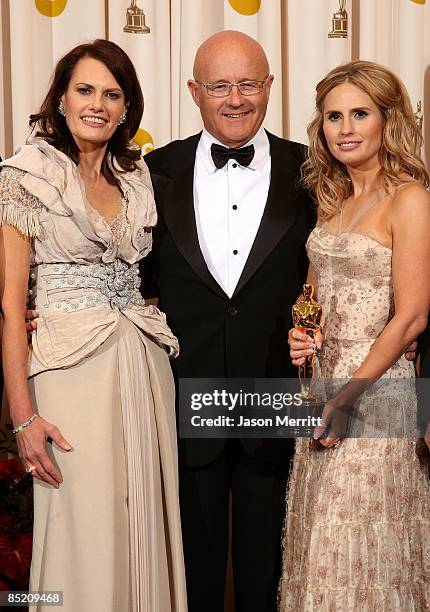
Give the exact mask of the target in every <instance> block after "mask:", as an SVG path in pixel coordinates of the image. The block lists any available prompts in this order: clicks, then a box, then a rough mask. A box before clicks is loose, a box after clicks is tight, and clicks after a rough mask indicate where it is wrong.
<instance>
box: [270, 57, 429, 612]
mask: <svg viewBox="0 0 430 612" xmlns="http://www.w3.org/2000/svg"><path fill="white" fill-rule="evenodd" d="M308 134H309V138H310V150H309V158H308V160H307V162H306V163H305V165H304V168H303V171H304V180H305V182H306V184H307V185H308V186H309V187H311V188H312V189H313V191H314V193H315V194H316V199H317V201H318V223H317V227H316V228H315V229H314V231H313V232H312V233H311V235H310V237H309V240H308V244H307V249H308V254H309V260H310V268H309V276H308V280H309V282H311V283H312V284H313V285H314V287H315V290H316V294H317V300H318V302H319V303H320V304H321V305H322V309H323V317H322V331H323V335H324V338H323V343H322V347H321V351H320V352H319V357H318V367H317V370H318V375H319V376H321V377H323V378H325V379H330V380H332V381H335V380H336V379H339V380H340V379H344V382H346V381H345V379H347V380H348V381H349V382H347V384H344V385H343V386H341V385H339V387H338V391H337V392H336V393H335V395H334V397H333V398H331V399H329V401H328V402H327V404H326V405H325V407H324V411H323V419H324V420H325V422H326V423H327V422H329V421H330V418H331V417H333V415H334V414H335V409H336V408H338V407H339V406H342V405H352V404H354V403H355V406H356V409H357V416H358V418H357V419H355V420H354V422H353V425H352V429H351V436H350V437H346V438H344V439H341V438H338V437H336V435H337V434H336V433H333V429H330V430H328V431H325V432H324V429H321V428H320V429H318V431H316V433H315V437H316V438H317V439H318V438H319V439H318V440H313V441H311V442H310V441H309V440H306V439H300V440H298V441H297V445H296V453H295V458H294V465H293V469H292V474H291V478H290V483H289V491H288V495H287V500H288V501H287V518H286V523H285V529H284V536H283V537H284V540H283V572H282V579H281V583H280V590H279V610H280V612H287V611H291V612H293V611H294V612H305V611H306V612H310V611H313V610H315V611H316V610H318V611H319V612H334V611H337V612H349V611H361V612H376V611H378V612H383V611H386V612H394V611H396V612H412V611H414V612H422V611H423V610H426V609H429V607H430V486H429V479H428V468H427V469H426V468H425V467H422V466H420V464H419V461H418V459H417V457H416V454H415V439H414V435H415V419H416V398H415V393H414V388H413V378H414V366H413V364H412V363H410V362H408V361H407V360H406V359H405V357H404V355H403V353H404V351H405V348H406V347H407V346H408V345H409V344H410V342H411V341H412V340H413V339H415V338H416V337H417V336H418V335H419V334H420V333H421V331H422V330H423V329H424V328H425V326H426V323H427V318H428V311H429V305H430V274H429V269H430V241H429V235H430V196H429V194H428V192H427V191H426V188H427V187H428V185H429V179H428V176H427V173H426V171H425V169H424V166H423V164H422V162H421V160H420V157H419V152H420V146H421V142H422V139H421V135H420V133H419V130H418V128H417V125H416V123H415V119H414V115H413V111H412V108H411V104H410V102H409V98H408V96H407V93H406V91H405V89H404V87H403V85H402V84H401V83H400V81H399V80H398V79H397V77H396V76H395V75H393V74H392V73H391V72H389V71H388V70H386V69H385V68H383V67H381V66H378V65H376V64H373V63H371V62H364V61H357V62H352V63H350V64H346V65H343V66H339V67H338V68H335V69H334V70H332V71H331V72H330V73H329V74H328V75H327V76H326V77H325V78H324V79H323V80H322V81H321V82H320V83H319V84H318V86H317V99H316V114H315V117H314V119H313V121H312V123H311V124H310V126H309V128H308ZM289 341H290V346H291V355H292V357H293V359H294V363H295V364H296V365H299V364H300V363H301V362H302V360H303V356H304V355H305V354H306V352H308V353H309V352H310V353H312V351H313V350H314V349H315V344H314V343H313V341H311V340H310V338H308V337H307V336H306V335H304V334H301V333H300V332H298V331H297V330H291V331H290V335H289ZM318 343H319V341H318ZM381 377H382V380H381V381H380V382H378V383H377V384H376V385H375V386H374V387H373V389H372V388H367V383H366V381H370V380H373V381H375V380H377V379H380V378H381ZM411 381H412V384H411ZM378 431H380V432H384V433H382V434H381V436H380V437H377V436H375V435H374V434H375V432H378ZM370 432H372V433H370ZM366 433H367V434H368V435H367V437H366ZM371 436H372V437H371ZM382 436H384V437H382ZM317 445H319V446H320V448H319V449H317V448H316V447H317Z"/></svg>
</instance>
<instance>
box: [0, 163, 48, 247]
mask: <svg viewBox="0 0 430 612" xmlns="http://www.w3.org/2000/svg"><path fill="white" fill-rule="evenodd" d="M24 176H25V172H24V171H23V170H18V169H16V168H8V167H6V168H4V169H3V170H2V171H1V172H0V225H12V226H13V227H16V228H17V229H18V230H19V231H20V232H21V233H22V234H24V235H25V236H29V237H39V236H40V235H41V233H42V231H41V225H40V219H39V213H40V210H41V208H42V203H41V202H40V200H38V199H37V198H36V197H35V196H34V195H32V194H31V193H29V192H28V191H27V190H26V189H24V187H22V185H21V184H20V181H21V180H22V178H23V177H24Z"/></svg>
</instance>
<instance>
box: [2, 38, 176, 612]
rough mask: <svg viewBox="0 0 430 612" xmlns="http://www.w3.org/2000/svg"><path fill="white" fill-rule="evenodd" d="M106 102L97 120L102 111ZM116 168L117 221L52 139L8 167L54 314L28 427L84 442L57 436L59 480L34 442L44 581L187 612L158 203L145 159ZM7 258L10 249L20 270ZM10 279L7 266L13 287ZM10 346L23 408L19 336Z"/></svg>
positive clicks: (17, 214)
mask: <svg viewBox="0 0 430 612" xmlns="http://www.w3.org/2000/svg"><path fill="white" fill-rule="evenodd" d="M94 45H95V46H97V45H99V46H98V47H97V49H95V51H94V46H92V45H91V44H90V45H86V46H85V49H84V51H83V52H82V49H83V47H84V46H83V47H82V48H80V49H81V58H82V57H83V58H84V59H81V60H80V61H81V62H82V61H83V62H85V61H87V60H88V61H93V62H94V61H95V60H93V59H92V58H91V55H92V53H93V52H94V53H95V57H96V58H97V57H99V56H98V55H97V52H98V51H97V50H98V49H100V47H103V45H104V46H105V47H106V50H107V52H108V53H109V54H110V55H109V56H110V57H111V56H112V55H113V54H115V53H116V54H118V53H120V54H123V55H125V54H124V53H123V52H122V51H121V50H119V51H118V49H119V48H118V47H116V45H113V43H107V42H106V41H96V43H94ZM103 49H104V47H103V48H102V51H103ZM85 52H87V53H86V54H85ZM75 55H76V54H75ZM125 57H126V56H125ZM75 59H76V57H75ZM120 60H121V61H124V60H123V58H122V56H121V57H120ZM127 60H128V58H127ZM128 61H129V60H128ZM96 64H100V65H101V66H102V68H101V74H102V76H103V75H104V72H103V70H105V69H104V68H103V64H101V62H100V61H98V62H96ZM76 65H79V64H76ZM90 68H91V73H90V75H92V74H94V82H98V81H97V79H98V76H99V75H98V73H96V74H95V73H94V71H93V64H91V66H90ZM97 68H98V66H97V65H96V69H97ZM111 76H112V75H111ZM91 78H92V77H91V76H90V78H86V82H90V81H91ZM108 78H109V74H108ZM72 80H73V79H72ZM81 80H83V79H81ZM91 82H92V81H91ZM96 87H98V85H94V88H95V90H96ZM88 89H90V86H88ZM79 95H81V94H79ZM82 95H83V96H87V95H88V94H87V92H86V91H84V92H83V93H82ZM110 103H111V97H109V99H108V102H106V108H107V109H108V110H109V104H110ZM130 103H133V102H132V101H131V102H130ZM84 104H87V102H86V98H85V102H84ZM97 104H98V102H97ZM94 108H96V103H94ZM94 108H92V107H91V108H90V110H86V111H85V112H86V114H90V112H92V113H93V115H95V116H97V114H96V113H97V112H99V111H98V110H97V109H98V107H97V108H96V110H94ZM100 108H102V111H100V116H103V117H104V116H107V114H108V110H103V103H100ZM60 112H61V111H60ZM70 112H72V111H70ZM102 112H103V115H102ZM99 123H100V122H99ZM82 129H87V128H86V127H85V128H82ZM106 163H107V164H108V167H109V168H110V171H111V172H112V175H113V176H114V178H115V180H116V184H117V185H118V186H119V190H120V192H121V194H122V201H121V205H120V209H119V212H118V213H117V214H116V215H115V217H114V218H111V219H106V218H105V217H104V216H102V214H101V213H100V212H99V211H98V210H96V209H95V208H93V207H92V206H91V204H90V203H89V201H88V199H87V197H86V191H85V187H86V185H85V184H84V181H83V179H82V176H81V173H80V167H79V165H76V164H75V163H74V162H73V161H72V159H70V157H69V156H68V155H66V154H64V153H63V152H61V151H60V150H59V149H58V148H56V147H54V146H52V145H51V144H49V143H48V142H46V140H45V139H42V138H33V139H32V140H31V141H29V144H27V145H26V146H24V147H22V148H21V150H20V151H19V152H18V153H17V154H16V155H15V156H14V157H12V158H10V159H8V160H6V161H5V162H3V170H2V172H1V174H0V211H1V219H2V224H3V226H4V230H3V231H4V236H5V238H4V239H5V244H6V248H7V245H8V240H9V241H10V240H11V238H8V237H7V236H8V235H7V234H6V229H7V228H6V226H9V228H10V227H12V228H16V230H18V233H19V234H20V235H21V236H23V237H29V238H31V249H30V252H29V257H30V285H31V286H32V290H31V291H32V293H33V297H34V299H35V306H36V309H37V310H38V312H39V314H40V316H39V319H38V325H37V330H36V331H35V332H33V335H32V342H31V349H30V354H29V359H28V376H29V394H30V398H31V406H32V410H33V411H34V413H36V414H38V415H39V418H37V419H36V420H35V421H34V422H32V423H31V424H30V425H28V427H26V428H24V429H23V430H22V431H21V432H19V433H18V434H17V435H18V438H19V437H20V436H22V435H23V434H24V433H27V432H30V433H31V428H34V427H35V425H36V424H38V423H39V422H40V423H42V422H43V423H45V421H46V422H48V423H52V424H54V425H55V426H57V427H58V429H59V431H60V432H61V434H62V435H64V437H65V438H66V439H67V442H69V443H70V444H71V446H72V447H73V449H72V450H71V451H69V452H66V450H67V448H68V447H67V443H65V440H63V439H61V436H59V434H58V432H56V431H52V438H54V440H55V439H57V440H58V441H59V445H56V444H54V443H53V444H52V445H50V444H48V449H49V450H48V453H49V455H50V457H51V460H52V461H53V463H54V465H56V466H57V467H58V468H59V470H60V471H61V474H62V479H63V480H64V481H63V482H62V481H61V480H60V481H59V488H58V487H56V486H52V485H51V484H48V482H47V481H46V480H44V479H43V473H42V470H41V469H39V468H38V467H36V469H35V470H33V468H32V466H31V465H30V466H29V463H30V461H29V458H30V456H31V455H30V453H28V452H27V449H26V448H25V449H24V450H23V446H22V442H21V456H22V459H23V461H24V463H26V464H27V466H29V467H28V469H29V470H33V475H35V476H38V478H35V479H34V483H35V486H34V499H35V502H34V503H35V518H34V537H33V558H32V566H31V581H30V588H31V590H35V591H49V590H55V591H62V592H63V607H62V609H63V610H65V611H67V612H77V611H79V612H98V611H99V612H123V611H129V612H185V611H186V609H187V605H186V591H185V574H184V567H183V558H182V541H181V532H180V516H179V503H178V481H177V451H176V431H175V412H174V384H173V380H172V375H171V370H170V365H169V356H168V355H170V357H174V356H175V355H176V354H177V352H178V344H177V340H176V338H175V337H174V336H173V335H172V333H171V331H170V329H169V328H168V326H167V325H166V321H165V317H164V315H163V314H162V313H161V312H160V311H159V310H158V309H157V308H156V307H154V306H145V304H144V301H143V299H142V298H141V296H140V293H139V285H140V281H139V277H138V263H137V262H138V261H139V260H140V259H142V258H143V257H145V255H146V254H147V253H148V252H149V250H150V248H151V228H152V227H153V226H154V225H155V223H156V219H157V217H156V210H155V203H154V199H153V193H152V187H151V182H150V177H149V172H148V170H147V167H146V164H145V162H144V161H143V160H138V161H136V162H135V169H134V170H133V171H124V170H123V169H121V168H120V167H119V165H118V163H117V162H116V160H115V159H114V157H113V155H112V154H111V153H110V152H108V153H107V157H106ZM15 239H17V238H15ZM7 257H8V254H7V250H6V260H5V261H6V264H5V267H6V270H7V266H8V261H7ZM4 275H5V273H4V272H3V277H4ZM9 278H10V277H9ZM7 279H8V276H7V272H6V289H5V290H4V295H7V282H8V280H7ZM9 282H11V281H9ZM3 284H4V280H3ZM5 301H6V306H5V307H6V313H5V323H6V324H7V319H8V304H7V300H6V298H5ZM22 324H23V325H24V321H23V322H22ZM5 330H6V325H5ZM4 342H5V349H6V356H5V359H6V360H8V359H9V364H7V363H6V365H9V369H8V368H7V367H6V369H5V379H6V388H7V393H8V397H9V403H11V408H12V405H13V403H14V402H15V401H16V400H15V399H14V397H15V396H14V394H13V389H12V383H11V380H12V375H11V373H10V368H11V367H12V366H13V365H14V364H13V363H12V359H13V357H12V355H11V350H10V349H9V348H8V347H9V346H10V344H8V343H11V337H10V334H9V335H8V334H7V333H6V334H5V340H4ZM8 382H9V386H8ZM22 397H25V396H24V395H22ZM11 413H12V410H11ZM41 417H43V419H44V420H45V421H42V418H41ZM14 425H15V427H16V425H17V423H14ZM27 435H30V434H27ZM18 442H20V439H18ZM41 463H43V459H41ZM37 465H38V463H36V466H37ZM37 609H38V610H45V607H44V606H43V605H40V606H39V607H38V608H37ZM47 609H48V608H47Z"/></svg>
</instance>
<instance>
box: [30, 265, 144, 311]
mask: <svg viewBox="0 0 430 612" xmlns="http://www.w3.org/2000/svg"><path fill="white" fill-rule="evenodd" d="M30 279H31V284H32V285H33V284H34V285H35V287H32V289H31V290H30V292H31V293H32V294H33V297H34V298H35V299H36V304H37V308H38V309H49V310H53V309H55V310H61V311H64V312H70V311H74V310H82V309H84V308H91V307H94V306H96V305H97V304H99V303H109V304H110V305H111V306H112V307H116V308H118V309H119V310H122V309H123V308H125V307H126V306H128V305H129V304H135V305H137V306H144V305H145V300H144V299H143V298H142V296H141V294H140V291H139V287H140V278H139V266H138V264H128V263H127V262H125V261H122V260H121V259H115V260H114V261H113V262H112V263H98V264H75V263H58V264H40V265H38V266H34V267H33V268H32V269H31V272H30Z"/></svg>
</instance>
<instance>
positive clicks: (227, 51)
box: [188, 31, 273, 147]
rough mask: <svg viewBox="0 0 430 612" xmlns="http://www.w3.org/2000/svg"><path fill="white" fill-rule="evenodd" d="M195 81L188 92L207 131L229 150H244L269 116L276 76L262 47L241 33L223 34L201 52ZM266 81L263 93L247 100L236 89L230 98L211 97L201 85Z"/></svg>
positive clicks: (189, 82)
mask: <svg viewBox="0 0 430 612" xmlns="http://www.w3.org/2000/svg"><path fill="white" fill-rule="evenodd" d="M194 78H195V80H190V81H188V88H189V90H190V92H191V95H192V96H193V98H194V101H195V103H196V104H197V106H198V107H199V109H200V114H201V116H202V120H203V124H204V126H205V128H206V130H207V131H208V132H209V133H210V134H212V136H214V137H215V138H216V139H217V140H219V141H220V142H222V143H223V144H224V145H225V146H227V147H240V146H242V145H244V144H245V143H247V142H248V141H249V140H251V138H253V137H254V136H255V134H256V133H257V131H258V130H259V128H260V126H261V124H262V122H263V119H264V117H265V115H266V110H267V103H268V101H269V93H270V87H271V85H272V81H273V76H272V75H269V65H268V63H267V59H266V56H265V54H264V51H263V50H262V48H261V46H260V45H259V44H258V43H257V42H256V41H255V40H253V39H252V38H250V37H248V36H246V35H245V34H241V33H239V32H228V31H226V32H220V33H219V34H216V35H215V36H212V37H211V38H210V39H208V40H207V41H206V42H205V43H203V45H202V46H201V47H200V48H199V50H198V52H197V55H196V60H195V63H194ZM250 80H258V81H263V80H264V85H263V89H262V91H260V92H259V93H256V94H253V95H251V96H243V95H242V94H241V93H240V92H239V90H238V88H237V87H233V88H232V90H231V93H230V95H229V96H227V97H225V98H215V97H212V96H209V95H208V94H207V92H206V89H205V87H204V86H203V85H201V84H199V83H197V82H196V81H199V82H200V83H221V82H222V83H240V82H241V81H250Z"/></svg>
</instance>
